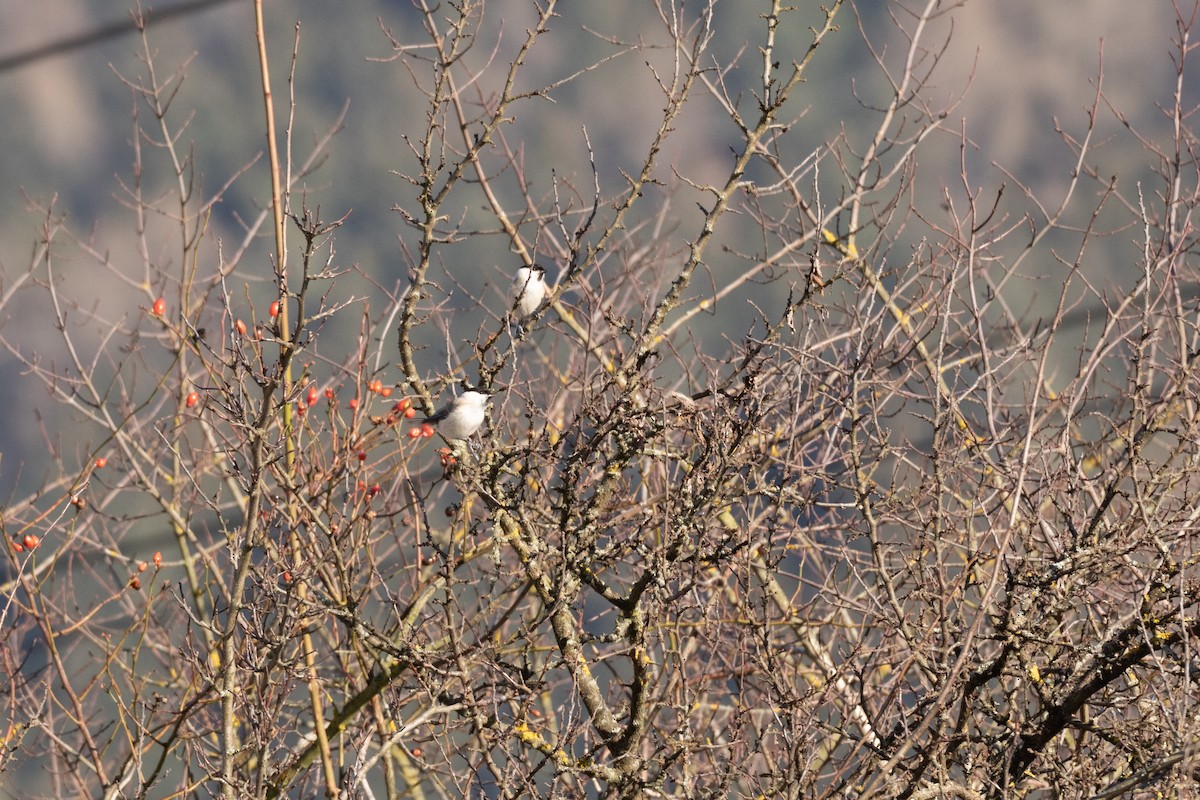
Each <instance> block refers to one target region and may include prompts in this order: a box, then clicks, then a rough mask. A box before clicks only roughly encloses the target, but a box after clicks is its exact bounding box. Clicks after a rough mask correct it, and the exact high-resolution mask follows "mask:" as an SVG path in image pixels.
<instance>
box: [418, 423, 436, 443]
mask: <svg viewBox="0 0 1200 800" xmlns="http://www.w3.org/2000/svg"><path fill="white" fill-rule="evenodd" d="M433 434H434V430H433V426H432V425H430V424H429V423H428V422H424V423H422V424H421V435H422V436H424V437H425V438H426V439H430V438H432V437H433Z"/></svg>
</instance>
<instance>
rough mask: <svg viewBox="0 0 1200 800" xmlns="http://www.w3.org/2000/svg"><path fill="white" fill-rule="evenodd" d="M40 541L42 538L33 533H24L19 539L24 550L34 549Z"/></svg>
mask: <svg viewBox="0 0 1200 800" xmlns="http://www.w3.org/2000/svg"><path fill="white" fill-rule="evenodd" d="M41 543H42V540H41V539H39V538H38V537H37V534H35V533H27V534H25V538H24V539H22V540H21V544H23V545H25V549H26V550H36V549H37V546H38V545H39V544H41Z"/></svg>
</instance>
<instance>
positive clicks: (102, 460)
mask: <svg viewBox="0 0 1200 800" xmlns="http://www.w3.org/2000/svg"><path fill="white" fill-rule="evenodd" d="M107 463H108V459H107V458H105V457H104V456H100V457H99V458H97V459H96V469H104V465H105V464H107Z"/></svg>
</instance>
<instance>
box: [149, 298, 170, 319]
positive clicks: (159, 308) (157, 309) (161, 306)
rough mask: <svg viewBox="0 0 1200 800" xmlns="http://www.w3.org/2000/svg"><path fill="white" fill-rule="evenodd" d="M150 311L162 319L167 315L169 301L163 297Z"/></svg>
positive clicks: (156, 301) (155, 302)
mask: <svg viewBox="0 0 1200 800" xmlns="http://www.w3.org/2000/svg"><path fill="white" fill-rule="evenodd" d="M150 310H151V311H153V312H154V316H156V317H161V316H162V315H163V314H165V313H167V301H166V300H163V299H162V298H161V297H160V298H158V299H157V300H155V301H154V305H152V306H150Z"/></svg>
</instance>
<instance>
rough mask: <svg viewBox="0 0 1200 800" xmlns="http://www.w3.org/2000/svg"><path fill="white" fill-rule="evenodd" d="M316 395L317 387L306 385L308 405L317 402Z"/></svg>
mask: <svg viewBox="0 0 1200 800" xmlns="http://www.w3.org/2000/svg"><path fill="white" fill-rule="evenodd" d="M318 396H319V395H318V394H317V387H316V386H310V387H308V397H307V398H306V399H307V400H308V404H309V405H310V406H315V405H316V404H317V397H318Z"/></svg>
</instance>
